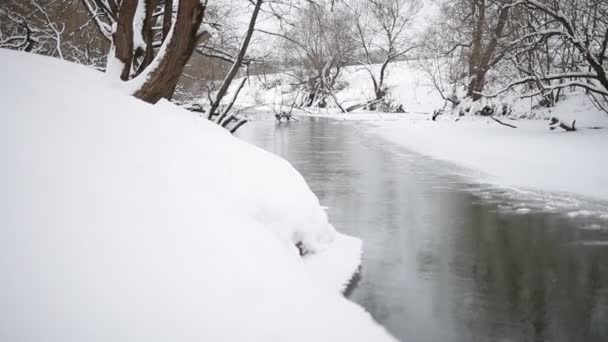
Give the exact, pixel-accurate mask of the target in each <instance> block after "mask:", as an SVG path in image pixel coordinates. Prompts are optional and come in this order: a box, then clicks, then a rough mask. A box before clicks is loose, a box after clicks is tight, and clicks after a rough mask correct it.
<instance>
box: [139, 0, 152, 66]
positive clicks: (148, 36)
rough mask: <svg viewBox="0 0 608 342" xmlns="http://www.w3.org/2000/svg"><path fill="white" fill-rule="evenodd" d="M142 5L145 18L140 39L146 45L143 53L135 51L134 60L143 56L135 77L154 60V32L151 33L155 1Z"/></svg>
mask: <svg viewBox="0 0 608 342" xmlns="http://www.w3.org/2000/svg"><path fill="white" fill-rule="evenodd" d="M144 4H145V7H146V18H145V19H144V25H143V28H142V33H141V34H142V37H143V38H144V42H145V43H146V49H145V51H136V55H135V59H136V60H137V59H138V58H139V57H141V55H143V59H142V61H141V63H140V64H139V67H138V68H137V73H136V75H139V74H141V72H142V71H143V70H144V69H145V68H147V67H148V65H150V63H152V60H153V59H154V47H153V46H152V44H153V40H154V32H153V31H152V24H153V17H152V14H154V9H155V8H156V4H157V0H144Z"/></svg>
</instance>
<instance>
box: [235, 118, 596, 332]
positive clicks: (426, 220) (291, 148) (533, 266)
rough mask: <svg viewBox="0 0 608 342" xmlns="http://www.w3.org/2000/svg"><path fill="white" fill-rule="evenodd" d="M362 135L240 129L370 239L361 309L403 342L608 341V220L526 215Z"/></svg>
mask: <svg viewBox="0 0 608 342" xmlns="http://www.w3.org/2000/svg"><path fill="white" fill-rule="evenodd" d="M358 127H359V126H358V125H357V124H356V123H348V122H346V123H339V124H336V123H334V122H332V123H329V122H326V121H323V120H311V121H303V122H298V123H290V124H275V123H273V122H263V121H260V122H254V123H252V124H251V125H250V126H249V127H246V128H244V129H243V130H242V131H241V132H240V136H241V137H242V138H244V139H246V140H249V141H252V142H253V143H255V144H257V145H259V146H261V147H263V148H265V149H267V150H270V151H272V152H274V153H277V154H279V155H281V156H283V157H285V158H286V159H288V160H289V161H290V162H291V163H292V164H293V165H294V166H295V167H296V168H297V169H298V170H299V171H300V172H301V173H302V174H303V175H304V177H305V178H306V180H307V181H308V183H309V185H310V186H311V188H312V189H313V191H314V192H315V193H316V194H317V196H318V197H319V198H320V200H321V202H322V203H323V204H324V205H326V206H328V207H329V210H328V213H329V216H330V220H331V221H332V223H333V224H334V225H335V226H336V228H337V229H339V230H341V231H344V232H347V233H350V234H353V235H356V236H359V237H361V238H362V239H363V240H364V253H365V258H364V263H363V267H362V273H361V280H360V281H359V283H358V286H357V287H356V288H355V289H354V290H353V291H352V293H351V294H350V298H351V299H352V300H353V301H355V302H358V303H360V304H362V305H363V306H364V307H365V308H366V309H367V310H368V311H369V312H370V313H371V314H372V315H373V316H374V317H375V318H376V319H377V320H378V321H379V322H380V323H382V324H383V325H384V326H386V327H387V329H388V330H389V331H391V332H392V333H393V334H394V335H395V336H397V337H398V338H400V339H402V340H404V341H608V245H606V243H607V241H608V232H607V231H606V230H605V229H604V227H606V225H607V222H606V220H605V219H601V218H599V217H590V216H584V215H583V216H580V217H577V216H573V217H568V216H566V215H561V214H559V213H554V212H550V211H543V210H538V209H536V210H532V211H531V210H518V209H522V208H523V209H527V208H528V207H529V205H528V204H526V203H524V204H522V202H518V200H517V198H515V197H513V196H509V195H508V194H507V193H505V192H504V191H502V190H500V189H493V188H491V187H490V186H487V185H482V186H480V185H476V184H473V183H470V182H468V183H467V182H466V181H463V179H462V177H459V176H455V175H454V174H455V173H454V172H446V171H447V169H448V168H450V166H449V165H447V164H444V163H441V162H437V161H433V160H430V159H428V158H423V157H420V156H417V155H415V154H412V153H409V152H407V151H404V150H398V149H395V148H394V147H391V146H390V145H386V144H384V143H382V142H381V141H380V140H378V139H374V138H370V137H369V136H367V135H364V134H361V133H360V132H359V128H358ZM480 187H483V191H475V190H478V189H477V188H480ZM471 188H472V189H473V191H470V189H471ZM501 192H502V194H501ZM535 201H536V202H539V203H540V202H541V201H539V200H535ZM536 202H535V203H536ZM584 203H587V202H584ZM598 205H600V206H601V205H603V204H598ZM505 208H508V210H505ZM589 227H594V228H593V229H588V228H589ZM581 228H584V229H581Z"/></svg>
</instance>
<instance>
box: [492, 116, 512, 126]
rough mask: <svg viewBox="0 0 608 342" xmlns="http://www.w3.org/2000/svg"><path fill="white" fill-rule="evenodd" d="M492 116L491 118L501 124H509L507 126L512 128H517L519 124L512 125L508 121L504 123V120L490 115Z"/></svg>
mask: <svg viewBox="0 0 608 342" xmlns="http://www.w3.org/2000/svg"><path fill="white" fill-rule="evenodd" d="M490 118H491V119H492V120H494V121H496V122H498V123H499V124H501V125H503V126H507V127H511V128H517V126H514V125H511V124H508V123H504V122H502V121H500V120H498V119H497V118H495V117H494V116H493V115H490Z"/></svg>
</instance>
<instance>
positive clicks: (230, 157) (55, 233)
mask: <svg viewBox="0 0 608 342" xmlns="http://www.w3.org/2000/svg"><path fill="white" fill-rule="evenodd" d="M0 73H1V74H2V75H3V77H2V79H0V84H2V88H3V89H4V91H3V92H2V94H1V95H0V103H2V106H3V108H2V111H1V112H0V156H1V157H2V167H1V168H0V188H1V189H2V190H3V191H2V195H0V227H2V228H1V229H0V274H2V279H3V281H2V282H0V336H2V339H3V340H7V341H62V342H69V341H113V342H116V341H168V340H171V341H346V340H349V341H392V340H393V339H392V337H390V336H389V335H388V333H386V331H385V330H384V328H382V327H381V326H379V325H378V324H377V323H375V322H374V321H373V319H372V318H371V316H370V315H369V314H368V313H366V312H365V311H364V310H363V309H362V308H361V307H359V306H357V305H356V304H354V303H352V302H350V301H348V300H347V299H345V298H344V297H343V296H342V295H341V294H340V292H339V290H341V289H343V287H344V286H345V283H346V282H347V281H348V279H349V278H350V277H351V276H352V275H353V272H355V270H356V269H357V267H358V266H359V263H360V257H361V241H360V240H358V239H356V238H353V237H348V236H345V235H342V234H340V233H337V232H336V231H335V230H334V229H333V227H332V226H331V225H330V224H329V222H328V221H327V215H326V214H325V212H324V210H323V208H322V207H321V206H320V205H319V201H318V199H317V198H316V196H315V195H314V194H313V193H312V192H311V191H310V189H309V188H308V186H307V185H306V182H305V181H304V179H303V178H302V177H301V176H300V175H299V174H298V173H297V172H296V171H295V170H294V169H293V168H292V167H291V165H289V164H288V163H287V162H286V161H284V160H283V159H280V158H279V157H276V156H274V155H272V154H270V153H268V152H264V151H262V150H261V149H258V148H256V147H254V146H252V145H249V144H247V143H245V142H242V141H240V140H238V139H236V138H234V137H232V136H231V135H229V134H228V133H227V132H226V131H225V130H223V129H221V128H219V127H217V126H216V125H213V124H211V123H209V122H208V121H207V120H205V119H202V118H199V117H197V116H195V115H194V114H192V113H190V112H187V111H183V110H181V109H179V108H177V107H175V106H173V105H172V104H170V103H168V102H161V103H159V104H158V105H156V106H153V105H149V104H146V103H143V102H140V101H138V100H136V99H134V98H132V97H130V96H126V95H124V94H123V93H122V92H120V90H119V89H115V88H113V87H111V86H109V85H108V83H109V82H108V80H107V78H105V77H103V74H101V73H98V72H95V71H94V70H90V69H87V68H85V67H82V66H77V65H72V64H69V63H66V62H62V61H58V60H54V59H50V58H46V57H41V56H34V55H29V54H25V53H18V52H12V51H8V50H0ZM296 242H300V243H302V244H303V245H304V249H305V250H306V251H307V252H308V254H307V255H306V256H305V257H300V255H299V253H298V249H297V248H296V247H295V246H294V245H295V243H296Z"/></svg>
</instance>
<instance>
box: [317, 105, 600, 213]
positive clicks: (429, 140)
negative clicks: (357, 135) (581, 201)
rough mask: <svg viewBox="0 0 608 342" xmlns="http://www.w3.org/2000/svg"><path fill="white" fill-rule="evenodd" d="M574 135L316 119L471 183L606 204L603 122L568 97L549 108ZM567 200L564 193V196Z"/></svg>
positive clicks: (373, 118) (545, 129)
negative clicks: (445, 166) (463, 172)
mask: <svg viewBox="0 0 608 342" xmlns="http://www.w3.org/2000/svg"><path fill="white" fill-rule="evenodd" d="M552 114H553V115H554V116H556V117H559V118H561V119H563V120H564V121H566V122H572V120H576V122H577V123H576V127H577V128H578V129H579V130H578V131H576V132H565V131H563V130H561V129H557V130H554V131H551V130H549V121H547V120H509V119H501V120H503V121H504V122H506V123H509V124H512V125H515V126H517V128H515V129H514V128H509V127H506V126H502V125H500V124H498V123H496V122H494V121H492V120H491V119H489V118H484V117H463V118H461V119H460V120H458V121H455V117H454V116H440V117H439V118H438V120H437V121H431V120H430V116H429V115H416V114H387V113H369V112H368V113H353V114H326V115H318V116H320V117H327V118H333V119H337V120H356V121H363V122H365V123H367V124H368V125H367V127H366V128H365V129H364V130H365V131H366V132H368V133H371V134H377V135H378V136H380V137H382V138H384V139H387V140H389V141H391V142H393V143H395V144H397V145H399V146H402V147H405V148H407V149H410V150H412V151H415V152H417V153H420V154H422V155H425V156H430V157H433V158H437V159H441V160H445V161H449V162H451V163H454V164H457V165H459V166H462V167H464V168H466V169H469V170H470V171H471V174H474V175H475V177H476V178H478V179H480V180H482V181H484V182H489V183H492V184H497V185H500V186H505V187H515V188H522V189H525V188H531V189H537V190H541V191H549V192H557V193H569V194H572V195H575V196H585V197H590V198H595V199H599V200H603V201H608V173H607V172H606V169H607V168H608V158H607V156H608V154H607V152H606V151H608V115H607V114H605V113H603V112H601V111H598V110H597V109H595V108H594V107H593V106H592V104H591V103H590V102H589V101H587V99H586V98H585V97H584V96H572V97H570V98H568V99H567V100H565V101H564V102H562V103H559V104H558V106H557V107H556V108H555V109H554V112H553V113H552ZM564 195H568V194H564Z"/></svg>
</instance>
